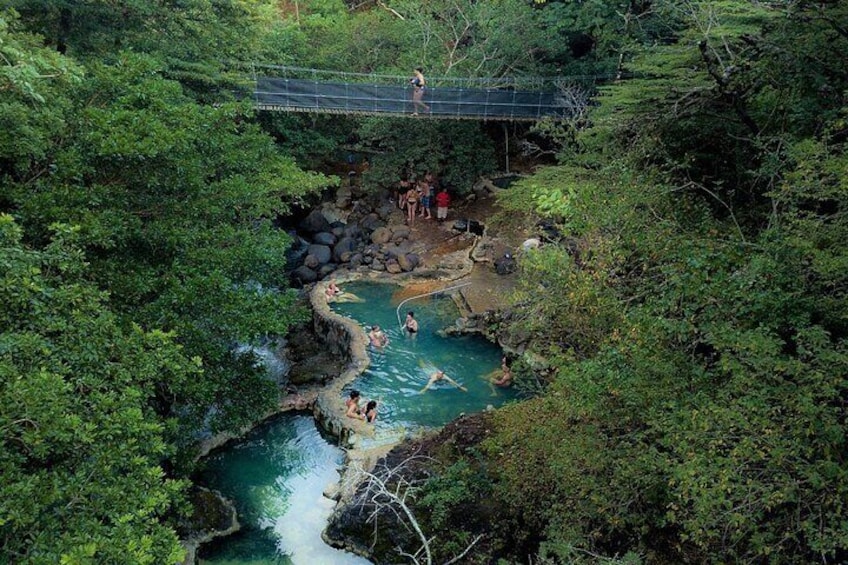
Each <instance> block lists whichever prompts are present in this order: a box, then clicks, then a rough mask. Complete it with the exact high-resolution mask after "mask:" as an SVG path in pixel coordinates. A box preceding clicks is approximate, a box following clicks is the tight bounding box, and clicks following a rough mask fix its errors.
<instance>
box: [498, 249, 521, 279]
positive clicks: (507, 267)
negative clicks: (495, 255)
mask: <svg viewBox="0 0 848 565" xmlns="http://www.w3.org/2000/svg"><path fill="white" fill-rule="evenodd" d="M516 266H517V265H516V263H515V258H514V257H513V256H512V255H510V254H509V253H504V255H503V257H501V258H499V259H496V260H495V271H497V273H498V274H499V275H508V274H510V273H512V272H514V271H515V268H516Z"/></svg>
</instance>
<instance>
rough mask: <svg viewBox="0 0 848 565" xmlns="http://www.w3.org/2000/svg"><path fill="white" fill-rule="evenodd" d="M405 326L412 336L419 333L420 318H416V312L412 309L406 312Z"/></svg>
mask: <svg viewBox="0 0 848 565" xmlns="http://www.w3.org/2000/svg"><path fill="white" fill-rule="evenodd" d="M403 327H404V328H406V331H408V332H409V335H410V336H414V335H415V334H417V333H418V320H416V319H415V312H413V311H412V310H410V311H409V312H407V313H406V322H404V324H403Z"/></svg>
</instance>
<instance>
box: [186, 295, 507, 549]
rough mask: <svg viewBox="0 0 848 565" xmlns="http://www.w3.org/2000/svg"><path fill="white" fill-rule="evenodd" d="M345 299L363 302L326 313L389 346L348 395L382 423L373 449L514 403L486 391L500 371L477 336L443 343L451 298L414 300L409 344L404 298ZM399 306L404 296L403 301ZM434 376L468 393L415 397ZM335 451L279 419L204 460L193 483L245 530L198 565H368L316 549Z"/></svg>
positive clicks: (296, 422)
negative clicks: (232, 512)
mask: <svg viewBox="0 0 848 565" xmlns="http://www.w3.org/2000/svg"><path fill="white" fill-rule="evenodd" d="M343 288H344V290H345V291H346V292H349V293H353V294H355V295H356V296H358V297H360V298H361V299H362V300H363V301H362V302H356V303H353V302H351V303H336V304H334V305H333V309H334V310H335V311H336V312H338V313H339V314H342V315H344V316H348V317H350V318H352V319H354V320H356V321H357V322H359V323H360V325H361V327H362V331H363V332H365V331H366V329H365V328H366V327H370V326H371V325H373V324H378V325H380V326H381V327H382V328H383V329H384V330H385V331H386V333H387V334H388V335H389V338H390V339H391V343H390V344H389V346H388V347H386V348H385V350H384V351H373V352H371V366H370V367H369V369H368V370H367V371H366V372H365V373H363V374H362V375H361V376H360V377H359V378H358V379H356V380H355V381H354V382H353V383H352V384H351V386H350V387H349V388H357V389H359V390H360V391H362V395H363V397H364V398H366V399H371V398H375V399H377V400H379V402H380V405H379V417H378V420H377V425H376V431H377V433H376V434H375V437H374V438H371V439H368V440H366V441H365V442H363V443H365V444H366V445H367V444H368V443H369V442H370V443H372V444H373V443H382V442H388V441H394V440H397V439H399V438H400V437H401V436H403V435H404V434H405V433H406V432H407V431H410V430H417V429H420V428H422V427H439V426H443V425H444V424H446V423H447V422H449V421H450V420H452V419H454V418H456V417H457V416H458V415H459V414H461V413H463V412H466V413H472V412H479V411H481V410H485V409H486V407H487V406H488V405H490V404H491V405H493V406H499V405H501V404H503V403H504V402H506V401H508V400H511V399H512V398H514V393H513V392H512V391H511V390H503V389H497V388H495V387H493V386H491V385H490V384H489V383H488V377H489V376H490V375H491V373H492V371H495V370H497V369H498V368H499V367H500V359H501V352H500V349H499V348H498V347H497V346H495V345H493V344H491V343H489V342H488V341H486V340H485V339H483V338H480V337H476V336H466V337H458V338H454V337H441V336H440V335H438V333H437V331H438V330H440V329H442V328H444V327H446V326H448V325H450V324H452V323H453V322H454V321H455V319H456V317H457V316H458V312H457V310H456V307H455V305H454V304H453V302H452V301H451V300H450V298H448V297H441V298H434V297H430V298H426V299H417V300H413V301H411V302H409V303H407V305H406V306H405V307H404V311H403V314H404V315H405V311H406V310H414V311H415V317H416V318H417V319H418V323H419V328H420V331H419V333H418V334H417V335H416V336H415V338H410V337H408V336H406V335H404V333H403V332H402V331H401V330H400V328H399V327H398V321H397V316H396V308H397V305H398V303H399V302H400V300H401V299H402V298H401V289H400V288H399V287H397V286H394V285H389V284H380V283H365V282H355V283H349V284H346V285H344V287H343ZM404 297H405V296H404ZM436 367H438V368H440V369H442V370H443V371H445V373H447V374H448V375H449V376H450V377H452V378H453V379H455V380H456V381H458V382H459V383H460V384H462V385H464V386H465V387H466V388H468V392H462V391H461V390H458V389H456V388H454V387H453V386H452V385H449V384H439V385H437V386H436V387H435V388H433V389H431V390H429V391H427V392H426V393H424V394H420V393H419V391H420V390H421V388H422V387H423V386H424V385H425V384H426V382H427V378H428V376H429V374H430V373H432V372H433V370H434V369H435V368H436ZM342 461H343V453H342V451H341V449H339V448H338V447H336V446H335V445H333V444H331V443H330V442H328V441H327V440H326V439H325V438H324V437H322V436H321V434H320V433H319V431H318V430H317V428H316V426H315V423H314V421H313V419H312V417H311V416H306V415H292V414H283V415H280V416H279V417H276V418H273V419H271V420H269V421H268V422H265V423H264V424H262V425H261V426H259V427H257V428H256V429H254V430H253V431H252V432H250V433H249V434H248V435H247V436H246V437H245V438H243V439H241V440H239V441H236V442H233V443H231V444H229V445H228V446H226V447H225V448H224V449H221V450H218V451H216V452H214V453H213V454H212V455H210V456H209V457H208V458H207V459H206V465H205V470H204V471H203V472H202V473H201V475H200V477H199V479H200V481H199V482H200V483H201V484H204V485H206V486H208V487H210V488H212V489H215V490H218V491H220V492H221V493H222V494H224V496H226V497H227V498H229V499H231V500H233V501H234V502H235V504H236V507H237V509H238V513H239V521H240V522H241V525H242V530H241V531H239V532H237V533H236V534H234V535H232V536H228V537H226V538H221V539H219V540H216V541H214V542H212V543H210V544H206V545H204V546H203V547H202V548H201V550H200V553H199V562H200V563H209V564H212V563H214V564H217V565H224V564H226V565H248V564H250V565H259V564H263V565H266V564H275V565H288V564H292V563H294V564H304V565H312V564H325V563H326V564H333V565H336V564H338V565H347V564H355V565H359V564H366V563H368V561H366V560H364V559H361V558H359V557H357V556H355V555H353V554H350V553H344V552H341V551H337V550H335V549H333V548H331V547H329V546H327V545H326V544H324V543H323V541H322V540H321V531H322V530H323V529H324V527H325V526H326V523H327V518H328V517H329V515H330V512H331V511H332V508H333V505H334V504H335V503H334V502H332V501H330V500H327V499H325V498H324V497H323V496H322V493H323V491H324V488H325V487H326V486H327V485H328V484H330V483H333V482H336V481H338V478H339V475H338V469H339V466H340V465H341V464H342Z"/></svg>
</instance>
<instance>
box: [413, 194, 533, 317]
mask: <svg viewBox="0 0 848 565" xmlns="http://www.w3.org/2000/svg"><path fill="white" fill-rule="evenodd" d="M495 212H497V202H496V199H495V198H494V197H487V198H482V199H479V198H478V199H477V200H475V201H474V202H471V203H468V204H465V205H460V206H457V207H453V208H451V209H450V210H449V213H448V219H447V221H445V222H443V223H439V222H438V221H436V220H435V219H433V220H424V219H422V218H416V219H415V222H414V223H413V225H412V226H411V230H412V237H411V238H410V239H411V240H412V241H413V246H414V250H415V252H416V253H418V254H419V256H420V257H421V260H422V266H423V267H425V268H428V269H435V270H444V271H446V272H447V273H449V272H450V271H452V270H459V269H461V268H462V266H463V265H464V264H467V263H466V262H465V261H462V265H461V264H459V261H458V259H457V258H458V257H468V254H469V253H471V251H472V247H473V248H474V249H473V257H474V260H475V263H474V268H473V270H472V271H471V273H470V274H469V275H467V276H465V277H463V278H461V279H457V280H456V283H457V284H460V283H463V282H471V283H472V284H471V285H470V286H468V287H465V288H463V289H462V294H463V297H464V298H465V302H466V303H467V304H468V306H469V308H470V309H471V311H472V312H474V313H480V312H483V311H486V310H492V309H495V308H498V307H502V306H505V305H506V299H507V298H508V297H509V295H510V293H511V292H512V290H513V289H514V287H515V284H516V275H515V274H510V275H499V274H497V272H496V271H495V267H494V262H495V260H496V259H498V258H500V257H502V256H503V254H504V253H506V252H509V253H513V254H514V253H515V252H516V250H517V249H518V248H519V247H520V245H521V242H522V241H524V239H525V237H524V235H523V234H519V233H511V232H508V231H504V230H503V229H499V228H496V227H494V226H492V225H491V222H490V219H491V218H492V217H493V215H494V214H495ZM434 213H435V210H434ZM397 218H402V216H401V212H400V210H398V211H397ZM434 218H435V216H434ZM461 218H470V219H473V220H477V221H478V222H480V223H481V224H483V225H484V226H486V231H485V232H484V236H483V237H482V238H480V237H475V236H473V235H469V234H465V233H462V232H458V231H456V230H454V229H453V225H454V222H455V221H456V220H458V219H461ZM398 221H400V220H398ZM443 286H444V283H442V282H438V281H423V282H420V283H416V284H413V285H410V286H409V287H408V288H407V289H405V292H408V293H409V296H415V295H417V294H422V293H424V292H429V291H431V290H435V289H437V288H442V287H443Z"/></svg>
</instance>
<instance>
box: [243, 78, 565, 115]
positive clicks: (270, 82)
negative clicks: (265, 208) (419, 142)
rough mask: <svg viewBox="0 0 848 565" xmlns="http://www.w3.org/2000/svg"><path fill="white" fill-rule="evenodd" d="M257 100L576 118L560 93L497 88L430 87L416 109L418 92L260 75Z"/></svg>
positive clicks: (349, 108)
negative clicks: (415, 95) (414, 96)
mask: <svg viewBox="0 0 848 565" xmlns="http://www.w3.org/2000/svg"><path fill="white" fill-rule="evenodd" d="M254 102H255V104H256V106H257V108H259V109H264V110H280V111H299V112H309V111H312V112H335V113H345V114H395V115H403V114H411V113H413V112H418V113H420V114H421V115H428V116H433V117H440V118H465V119H492V120H504V119H506V120H538V119H540V118H543V117H545V116H551V117H557V118H565V117H570V116H571V115H573V114H574V110H575V109H574V108H572V107H569V105H568V104H567V103H565V101H564V100H563V99H562V98H561V97H559V96H558V94H557V93H556V92H543V91H537V92H532V91H520V90H515V89H508V90H503V89H491V88H488V89H486V88H446V87H432V88H430V87H428V88H426V89H425V92H424V97H423V102H424V104H425V105H426V106H427V108H426V109H425V108H423V107H421V108H415V107H414V105H413V103H412V88H411V87H408V86H384V85H375V84H357V83H331V82H320V81H313V80H302V79H292V78H272V77H258V78H257V82H256V90H255V92H254Z"/></svg>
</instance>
